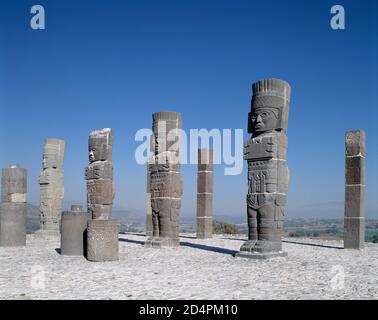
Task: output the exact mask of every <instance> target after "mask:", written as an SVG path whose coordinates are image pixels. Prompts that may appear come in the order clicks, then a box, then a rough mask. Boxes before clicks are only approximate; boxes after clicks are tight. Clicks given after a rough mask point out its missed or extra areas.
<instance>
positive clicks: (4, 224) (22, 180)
mask: <svg viewBox="0 0 378 320" xmlns="http://www.w3.org/2000/svg"><path fill="white" fill-rule="evenodd" d="M26 179H27V177H26V169H24V168H21V167H20V166H19V165H18V164H12V165H10V166H9V167H8V168H4V169H3V170H2V178H1V186H2V188H1V211H0V247H18V246H25V245H26V186H27V180H26Z"/></svg>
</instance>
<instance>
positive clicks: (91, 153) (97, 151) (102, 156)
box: [88, 137, 112, 163]
mask: <svg viewBox="0 0 378 320" xmlns="http://www.w3.org/2000/svg"><path fill="white" fill-rule="evenodd" d="M111 148H112V146H111V145H110V144H109V143H108V142H107V140H106V139H104V138H102V137H92V138H90V139H89V146H88V158H89V162H90V163H92V162H95V161H105V160H109V161H111Z"/></svg>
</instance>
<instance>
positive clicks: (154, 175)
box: [145, 112, 183, 247]
mask: <svg viewBox="0 0 378 320" xmlns="http://www.w3.org/2000/svg"><path fill="white" fill-rule="evenodd" d="M152 118H153V124H152V128H153V133H154V134H153V137H152V139H153V146H152V150H153V157H152V159H151V161H150V164H149V169H148V170H149V174H150V181H149V185H150V194H151V209H152V236H151V237H149V238H148V239H147V241H146V242H145V245H146V246H152V247H174V246H178V245H179V213H180V208H181V195H182V192H183V191H182V178H181V175H180V164H179V154H180V153H179V138H180V136H179V131H178V129H181V123H182V118H181V114H180V113H178V112H156V113H154V114H153V116H152Z"/></svg>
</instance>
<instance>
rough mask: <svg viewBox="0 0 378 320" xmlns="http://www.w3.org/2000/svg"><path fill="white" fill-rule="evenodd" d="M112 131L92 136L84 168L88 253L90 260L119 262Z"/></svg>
mask: <svg viewBox="0 0 378 320" xmlns="http://www.w3.org/2000/svg"><path fill="white" fill-rule="evenodd" d="M112 144H113V132H112V130H111V129H109V128H105V129H101V130H96V131H93V132H91V133H90V134H89V139H88V152H89V165H88V167H86V168H85V179H86V180H87V207H88V214H89V216H90V218H89V220H88V224H87V252H86V257H87V259H88V260H90V261H94V262H102V261H114V260H118V259H119V256H118V254H119V250H118V232H119V222H118V221H117V220H113V219H111V217H112V208H113V200H114V195H115V186H114V183H113V164H112Z"/></svg>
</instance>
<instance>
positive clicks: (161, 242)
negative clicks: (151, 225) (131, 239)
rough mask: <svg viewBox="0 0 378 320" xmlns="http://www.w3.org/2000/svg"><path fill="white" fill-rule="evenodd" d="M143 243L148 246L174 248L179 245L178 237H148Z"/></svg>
mask: <svg viewBox="0 0 378 320" xmlns="http://www.w3.org/2000/svg"><path fill="white" fill-rule="evenodd" d="M144 245H145V246H146V247H148V248H176V247H179V246H180V239H178V238H177V239H172V238H154V237H152V238H149V239H147V240H146V242H145V243H144Z"/></svg>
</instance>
